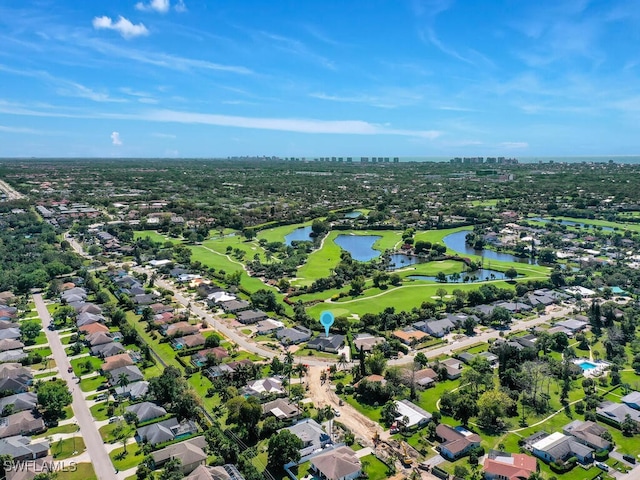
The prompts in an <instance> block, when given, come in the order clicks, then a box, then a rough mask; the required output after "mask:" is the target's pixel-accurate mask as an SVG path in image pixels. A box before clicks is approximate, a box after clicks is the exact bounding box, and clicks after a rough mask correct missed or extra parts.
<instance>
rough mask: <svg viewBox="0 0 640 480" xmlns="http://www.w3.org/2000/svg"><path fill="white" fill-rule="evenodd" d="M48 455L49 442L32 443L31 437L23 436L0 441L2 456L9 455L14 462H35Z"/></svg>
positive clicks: (0, 453) (0, 454)
mask: <svg viewBox="0 0 640 480" xmlns="http://www.w3.org/2000/svg"><path fill="white" fill-rule="evenodd" d="M48 453H49V442H48V441H46V440H41V441H39V442H35V443H31V439H30V438H29V437H25V436H22V435H16V436H14V437H6V438H3V439H0V456H4V455H8V456H9V457H11V459H12V460H13V461H24V460H35V459H36V458H43V457H46V456H47V454H48Z"/></svg>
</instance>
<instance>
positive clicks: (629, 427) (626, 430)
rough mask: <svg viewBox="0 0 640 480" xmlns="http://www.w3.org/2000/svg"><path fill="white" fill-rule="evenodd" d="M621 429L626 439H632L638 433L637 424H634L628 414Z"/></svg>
mask: <svg viewBox="0 0 640 480" xmlns="http://www.w3.org/2000/svg"><path fill="white" fill-rule="evenodd" d="M620 429H621V430H622V434H623V435H624V436H625V437H632V436H633V435H634V434H635V433H636V429H637V426H636V422H634V420H633V419H632V418H631V415H629V414H628V413H627V414H626V415H625V416H624V420H623V422H622V423H621V424H620Z"/></svg>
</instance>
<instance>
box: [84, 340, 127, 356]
mask: <svg viewBox="0 0 640 480" xmlns="http://www.w3.org/2000/svg"><path fill="white" fill-rule="evenodd" d="M124 351H125V348H124V346H123V345H122V344H121V343H119V342H111V343H104V344H102V345H98V346H97V347H93V348H92V349H91V355H95V356H96V357H100V358H108V357H112V356H113V355H118V354H120V353H123V352H124Z"/></svg>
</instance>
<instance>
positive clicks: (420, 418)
mask: <svg viewBox="0 0 640 480" xmlns="http://www.w3.org/2000/svg"><path fill="white" fill-rule="evenodd" d="M395 404H396V410H397V412H398V416H397V417H396V421H395V422H394V425H395V429H398V426H399V425H400V424H404V427H405V428H408V429H414V428H422V427H424V426H425V425H426V424H427V423H429V421H430V420H431V414H430V413H429V412H427V411H425V410H423V409H422V408H420V407H419V406H417V405H416V404H415V403H412V402H410V401H409V400H406V399H404V400H396V402H395ZM405 419H406V420H407V423H404V420H405ZM394 425H392V426H391V428H392V429H394Z"/></svg>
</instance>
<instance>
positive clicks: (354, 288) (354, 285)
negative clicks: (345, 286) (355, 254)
mask: <svg viewBox="0 0 640 480" xmlns="http://www.w3.org/2000/svg"><path fill="white" fill-rule="evenodd" d="M364 285H365V283H364V277H362V276H358V277H356V278H354V279H353V280H351V290H349V294H350V295H352V296H354V297H355V296H358V295H360V294H361V293H362V291H363V290H364Z"/></svg>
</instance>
